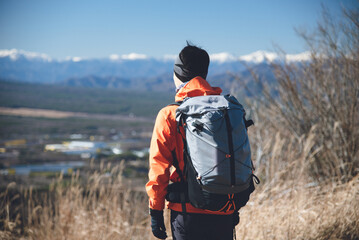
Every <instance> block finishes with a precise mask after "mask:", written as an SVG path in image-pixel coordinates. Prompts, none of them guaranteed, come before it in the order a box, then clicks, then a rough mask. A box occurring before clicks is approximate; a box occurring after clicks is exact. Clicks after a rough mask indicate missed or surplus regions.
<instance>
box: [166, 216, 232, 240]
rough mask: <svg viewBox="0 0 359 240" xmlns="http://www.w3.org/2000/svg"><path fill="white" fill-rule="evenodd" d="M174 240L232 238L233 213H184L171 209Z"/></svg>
mask: <svg viewBox="0 0 359 240" xmlns="http://www.w3.org/2000/svg"><path fill="white" fill-rule="evenodd" d="M171 230H172V237H173V240H232V239H233V218H232V215H213V214H197V213H182V212H176V211H173V210H171Z"/></svg>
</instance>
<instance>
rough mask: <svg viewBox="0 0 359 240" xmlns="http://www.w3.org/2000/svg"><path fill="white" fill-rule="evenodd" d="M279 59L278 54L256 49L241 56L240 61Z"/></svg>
mask: <svg viewBox="0 0 359 240" xmlns="http://www.w3.org/2000/svg"><path fill="white" fill-rule="evenodd" d="M277 59H278V54H276V53H273V52H266V51H256V52H253V53H251V54H248V55H244V56H240V57H239V60H240V61H245V62H253V63H260V62H264V61H269V62H272V61H274V60H277Z"/></svg>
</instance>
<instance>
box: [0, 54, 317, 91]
mask: <svg viewBox="0 0 359 240" xmlns="http://www.w3.org/2000/svg"><path fill="white" fill-rule="evenodd" d="M175 57H176V56H173V55H166V56H164V57H162V58H152V57H148V56H146V55H144V54H137V53H130V54H125V55H121V56H120V55H117V54H112V55H110V56H109V57H108V58H99V59H83V58H80V57H69V58H66V59H63V60H59V59H53V58H51V57H49V56H48V55H46V54H42V53H34V52H27V51H23V50H17V49H11V50H0V79H1V80H6V81H21V82H29V83H43V84H58V85H66V86H80V87H101V88H120V89H136V90H160V91H168V90H170V89H173V83H172V80H171V79H172V74H173V63H174V59H175ZM309 58H310V54H309V53H308V52H304V53H301V54H296V55H282V56H280V55H279V54H277V53H273V52H266V51H257V52H254V53H252V54H248V55H244V56H239V57H236V56H234V55H231V54H229V53H217V54H211V55H210V59H211V64H210V68H209V74H208V81H209V82H210V83H212V84H214V85H220V86H222V87H223V88H224V89H225V90H226V91H230V90H231V88H232V87H233V83H234V81H233V76H231V75H229V74H228V73H232V74H234V75H235V76H239V77H240V78H241V79H242V80H244V81H247V82H248V81H250V78H251V75H250V73H249V71H248V68H251V69H253V70H254V71H255V72H256V73H259V75H263V76H264V78H265V79H266V80H267V81H270V79H272V78H273V74H272V72H271V71H270V64H271V63H272V62H280V61H283V60H285V61H287V62H294V63H297V62H298V63H299V62H303V61H308V60H309Z"/></svg>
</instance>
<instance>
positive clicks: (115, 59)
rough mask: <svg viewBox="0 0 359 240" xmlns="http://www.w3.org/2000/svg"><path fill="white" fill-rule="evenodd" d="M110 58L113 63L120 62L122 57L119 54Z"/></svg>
mask: <svg viewBox="0 0 359 240" xmlns="http://www.w3.org/2000/svg"><path fill="white" fill-rule="evenodd" d="M109 58H110V60H111V61H117V60H120V58H121V57H120V56H119V55H118V54H111V55H110V56H109Z"/></svg>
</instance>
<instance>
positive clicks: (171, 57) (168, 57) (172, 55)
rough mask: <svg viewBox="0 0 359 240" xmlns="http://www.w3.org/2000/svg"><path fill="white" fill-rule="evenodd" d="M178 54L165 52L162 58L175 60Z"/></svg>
mask: <svg viewBox="0 0 359 240" xmlns="http://www.w3.org/2000/svg"><path fill="white" fill-rule="evenodd" d="M177 56H178V55H176V54H166V55H164V56H163V58H162V59H163V60H165V61H175V60H176V58H177Z"/></svg>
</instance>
